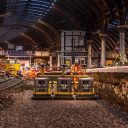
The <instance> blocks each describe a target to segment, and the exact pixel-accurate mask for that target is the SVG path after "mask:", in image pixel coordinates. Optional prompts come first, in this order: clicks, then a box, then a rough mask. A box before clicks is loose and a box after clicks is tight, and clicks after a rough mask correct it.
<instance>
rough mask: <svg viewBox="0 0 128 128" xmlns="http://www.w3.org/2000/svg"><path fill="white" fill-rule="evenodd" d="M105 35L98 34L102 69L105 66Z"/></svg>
mask: <svg viewBox="0 0 128 128" xmlns="http://www.w3.org/2000/svg"><path fill="white" fill-rule="evenodd" d="M106 37H107V35H106V34H100V39H101V66H102V67H104V66H105V64H106Z"/></svg>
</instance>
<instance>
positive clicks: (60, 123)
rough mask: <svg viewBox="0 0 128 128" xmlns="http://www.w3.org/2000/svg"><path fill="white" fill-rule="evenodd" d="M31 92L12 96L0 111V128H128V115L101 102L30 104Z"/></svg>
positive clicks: (54, 101)
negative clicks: (7, 106)
mask: <svg viewBox="0 0 128 128" xmlns="http://www.w3.org/2000/svg"><path fill="white" fill-rule="evenodd" d="M31 97H32V92H31V91H24V92H20V93H17V94H14V99H15V102H14V104H13V105H11V106H10V107H9V108H4V109H3V110H2V111H0V128H128V114H127V113H125V112H122V111H121V109H120V108H119V107H116V106H110V105H109V104H107V103H106V102H105V101H103V100H76V101H74V100H72V101H71V100H61V101H60V100H31Z"/></svg>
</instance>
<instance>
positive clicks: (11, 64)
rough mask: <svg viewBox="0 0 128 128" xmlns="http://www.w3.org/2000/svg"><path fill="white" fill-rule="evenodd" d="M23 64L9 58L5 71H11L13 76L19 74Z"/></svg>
mask: <svg viewBox="0 0 128 128" xmlns="http://www.w3.org/2000/svg"><path fill="white" fill-rule="evenodd" d="M20 67H21V65H20V64H19V63H18V60H16V59H7V60H6V65H5V71H6V72H8V73H10V75H11V76H18V75H19V72H20Z"/></svg>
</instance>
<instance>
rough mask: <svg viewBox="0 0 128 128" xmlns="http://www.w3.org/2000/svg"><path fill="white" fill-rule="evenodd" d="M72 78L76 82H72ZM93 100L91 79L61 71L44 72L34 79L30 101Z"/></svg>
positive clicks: (93, 92) (93, 93)
mask: <svg viewBox="0 0 128 128" xmlns="http://www.w3.org/2000/svg"><path fill="white" fill-rule="evenodd" d="M74 77H75V78H76V77H77V78H78V82H74V80H73V79H74ZM92 98H95V91H94V87H93V78H90V77H88V76H87V75H66V74H64V73H63V72H61V71H54V72H44V73H43V74H42V75H41V74H40V75H39V76H38V77H37V78H35V88H34V91H33V97H32V99H68V100H72V99H92Z"/></svg>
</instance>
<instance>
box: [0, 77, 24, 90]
mask: <svg viewBox="0 0 128 128" xmlns="http://www.w3.org/2000/svg"><path fill="white" fill-rule="evenodd" d="M21 82H22V79H20V78H9V79H7V80H3V81H0V92H1V91H4V90H7V89H10V88H12V87H14V86H16V85H17V84H19V83H21Z"/></svg>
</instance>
